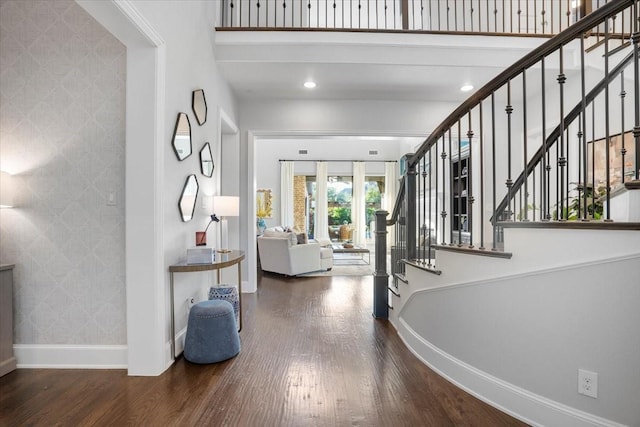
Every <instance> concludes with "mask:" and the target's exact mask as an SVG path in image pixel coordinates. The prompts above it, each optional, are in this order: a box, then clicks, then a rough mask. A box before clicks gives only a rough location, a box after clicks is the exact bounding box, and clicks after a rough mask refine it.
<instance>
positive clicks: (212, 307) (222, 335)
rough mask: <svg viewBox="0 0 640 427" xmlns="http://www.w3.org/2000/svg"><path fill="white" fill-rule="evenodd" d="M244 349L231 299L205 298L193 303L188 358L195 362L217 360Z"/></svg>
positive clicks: (186, 355)
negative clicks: (241, 344)
mask: <svg viewBox="0 0 640 427" xmlns="http://www.w3.org/2000/svg"><path fill="white" fill-rule="evenodd" d="M239 352H240V336H239V335H238V327H237V325H236V317H235V313H234V312H233V306H232V305H231V303H229V302H227V301H223V300H210V301H202V302H199V303H197V304H196V305H194V306H193V307H191V311H190V312H189V323H188V324H187V338H186V340H185V344H184V358H185V359H187V360H188V361H189V362H193V363H216V362H221V361H223V360H227V359H230V358H232V357H233V356H235V355H237V354H238V353H239Z"/></svg>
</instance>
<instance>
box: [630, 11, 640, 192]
mask: <svg viewBox="0 0 640 427" xmlns="http://www.w3.org/2000/svg"><path fill="white" fill-rule="evenodd" d="M633 18H634V19H633V27H634V30H633V36H631V40H632V41H633V62H634V66H633V75H634V79H633V81H634V95H635V97H634V98H635V99H634V111H635V123H634V126H633V139H634V143H635V152H636V156H635V157H636V159H635V179H636V180H640V95H639V94H640V53H639V52H640V28H639V27H640V23H639V21H640V5H638V2H635V3H634V4H633Z"/></svg>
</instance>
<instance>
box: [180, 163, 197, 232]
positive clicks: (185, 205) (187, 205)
mask: <svg viewBox="0 0 640 427" xmlns="http://www.w3.org/2000/svg"><path fill="white" fill-rule="evenodd" d="M197 197H198V179H197V178H196V176H195V175H193V174H191V175H189V176H188V177H187V180H186V181H185V182H184V187H183V188H182V194H181V195H180V201H179V202H178V208H179V209H180V216H181V217H182V221H184V222H187V221H191V219H192V218H193V213H194V211H195V209H196V199H197Z"/></svg>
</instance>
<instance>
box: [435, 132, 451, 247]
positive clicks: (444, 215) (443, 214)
mask: <svg viewBox="0 0 640 427" xmlns="http://www.w3.org/2000/svg"><path fill="white" fill-rule="evenodd" d="M445 144H446V141H445V136H444V135H442V154H440V157H441V158H442V212H441V213H440V216H441V217H442V233H440V234H441V235H442V239H441V243H440V244H442V245H444V244H445V243H446V242H445V239H444V237H445V236H444V233H445V230H446V229H447V223H446V220H447V206H446V205H445V202H444V201H445V200H447V180H446V171H447V164H446V161H447V151H446V145H445ZM449 182H451V179H449ZM436 188H437V186H436ZM436 203H437V199H436Z"/></svg>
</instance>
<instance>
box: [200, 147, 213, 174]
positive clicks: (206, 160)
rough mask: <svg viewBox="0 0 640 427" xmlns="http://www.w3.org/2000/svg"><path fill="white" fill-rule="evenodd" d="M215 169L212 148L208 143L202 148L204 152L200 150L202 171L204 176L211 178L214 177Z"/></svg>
mask: <svg viewBox="0 0 640 427" xmlns="http://www.w3.org/2000/svg"><path fill="white" fill-rule="evenodd" d="M213 167H214V166H213V156H212V155H211V146H210V145H209V143H208V142H206V143H205V144H204V146H203V147H202V150H200V170H201V171H202V175H204V176H208V177H209V178H211V177H212V176H213Z"/></svg>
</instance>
